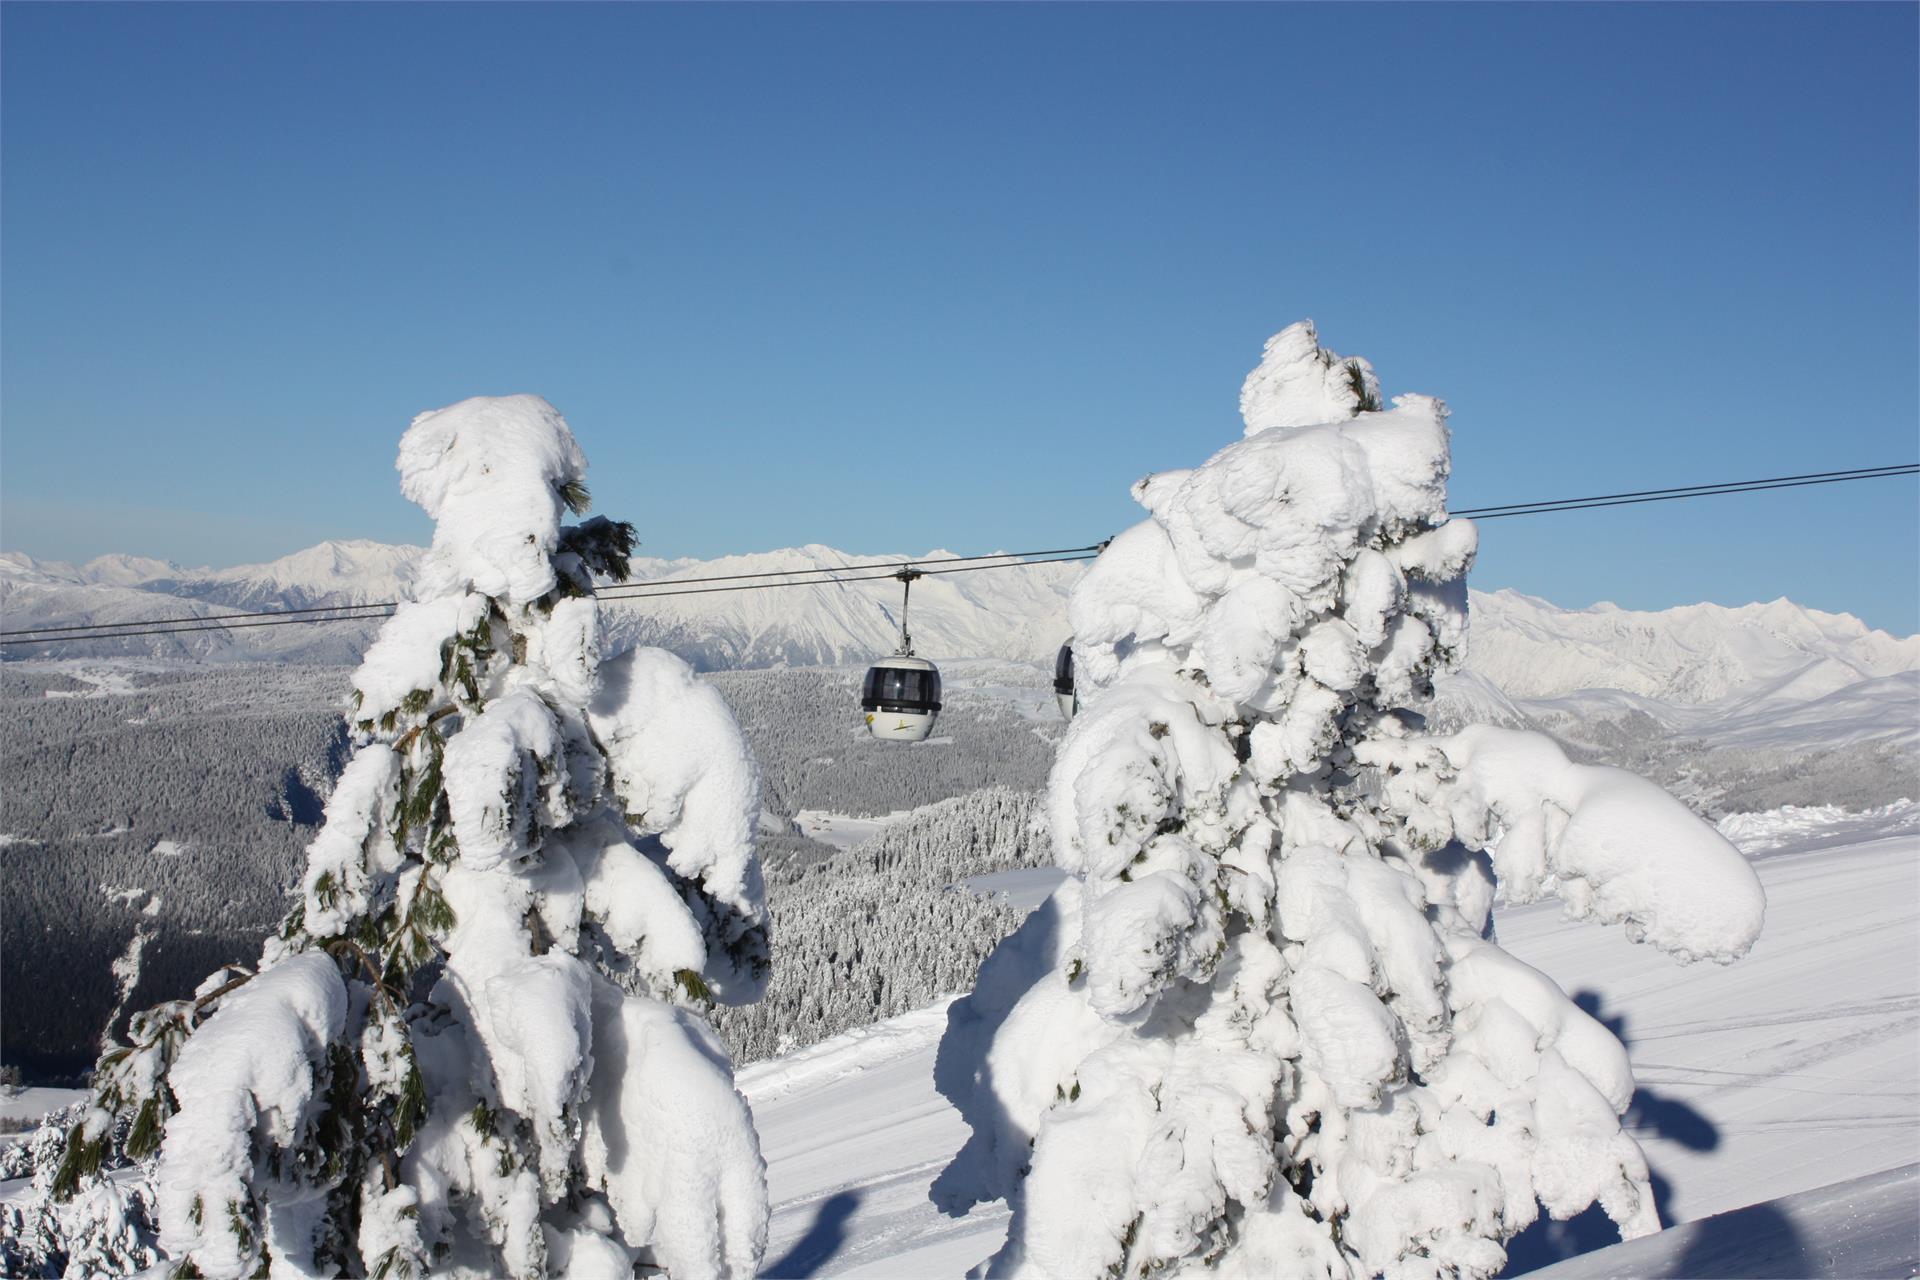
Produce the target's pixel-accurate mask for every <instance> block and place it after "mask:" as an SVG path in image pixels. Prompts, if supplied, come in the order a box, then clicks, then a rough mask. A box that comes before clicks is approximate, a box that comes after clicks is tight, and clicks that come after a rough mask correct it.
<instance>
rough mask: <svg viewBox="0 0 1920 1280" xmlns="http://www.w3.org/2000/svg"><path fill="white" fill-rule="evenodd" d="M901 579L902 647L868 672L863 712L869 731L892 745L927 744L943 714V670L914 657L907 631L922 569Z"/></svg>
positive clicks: (904, 571) (902, 572) (862, 688)
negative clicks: (941, 704) (935, 721)
mask: <svg viewBox="0 0 1920 1280" xmlns="http://www.w3.org/2000/svg"><path fill="white" fill-rule="evenodd" d="M893 576H894V577H896V578H898V579H900V648H899V650H898V651H897V652H895V653H894V655H893V656H892V657H891V658H882V659H880V661H878V662H876V663H874V664H873V666H871V667H869V668H868V669H867V678H866V680H865V681H863V682H862V683H861V685H860V709H861V710H862V711H864V712H865V713H866V716H867V731H868V732H869V733H871V734H873V736H874V737H876V738H883V739H885V740H887V741H889V742H925V741H926V739H927V735H928V734H930V733H932V732H933V722H934V719H935V717H937V716H938V715H939V714H940V668H938V667H936V666H934V665H933V664H932V663H931V662H928V661H927V660H926V659H925V658H916V657H914V656H913V636H912V635H911V634H910V633H909V632H908V631H907V605H908V603H909V602H910V601H911V599H912V595H913V580H914V579H915V578H918V577H920V576H921V574H920V571H919V570H918V569H912V568H903V569H901V570H900V572H898V573H896V574H894V575H893Z"/></svg>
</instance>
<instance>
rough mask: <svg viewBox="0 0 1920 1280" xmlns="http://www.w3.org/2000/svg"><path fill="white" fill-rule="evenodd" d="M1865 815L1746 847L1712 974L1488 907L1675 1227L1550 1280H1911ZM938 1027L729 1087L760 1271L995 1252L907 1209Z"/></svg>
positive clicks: (1883, 957)
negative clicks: (1737, 940)
mask: <svg viewBox="0 0 1920 1280" xmlns="http://www.w3.org/2000/svg"><path fill="white" fill-rule="evenodd" d="M1803 815H1804V811H1802V814H1800V815H1794V816H1793V817H1794V820H1793V821H1792V823H1791V825H1796V826H1799V825H1802V823H1801V821H1800V819H1801V818H1802V817H1803ZM1887 816H1888V818H1889V821H1888V822H1887V823H1886V825H1885V826H1884V827H1883V828H1882V829H1881V830H1880V831H1879V832H1877V833H1876V832H1874V831H1872V830H1863V829H1862V824H1860V823H1859V822H1857V821H1856V822H1848V821H1845V820H1839V821H1836V822H1835V823H1834V824H1833V825H1834V826H1835V827H1837V828H1839V829H1841V830H1843V831H1844V832H1845V834H1846V837H1847V842H1845V843H1839V844H1836V843H1835V842H1834V840H1833V838H1831V835H1830V834H1828V833H1827V831H1826V829H1825V828H1822V827H1817V826H1816V827H1813V828H1812V829H1807V830H1803V831H1801V832H1799V833H1796V835H1795V836H1794V838H1793V839H1792V840H1791V842H1790V843H1788V844H1786V845H1785V846H1784V847H1771V848H1767V849H1764V850H1762V849H1760V848H1758V845H1759V844H1760V843H1764V842H1759V841H1757V842H1756V847H1755V848H1753V849H1749V850H1748V852H1749V853H1750V854H1752V855H1753V856H1754V857H1755V863H1754V865H1755V869H1756V870H1757V871H1758V872H1759V874H1760V878H1761V880H1762V882H1763V883H1764V885H1765V886H1766V891H1767V900H1768V920H1767V928H1766V932H1765V933H1764V934H1763V935H1762V936H1761V939H1760V941H1759V943H1758V944H1757V945H1756V946H1755V947H1754V949H1753V951H1752V952H1751V954H1749V955H1748V956H1747V957H1746V958H1745V959H1743V960H1741V961H1740V962H1739V963H1737V964H1734V965H1731V966H1727V967H1722V966H1719V965H1694V966H1690V967H1687V968H1684V969H1681V968H1676V967H1675V966H1674V965H1672V964H1671V963H1670V962H1668V961H1667V960H1665V959H1664V958H1663V957H1661V956H1660V955H1658V954H1657V953H1654V952H1652V951H1651V950H1650V949H1648V948H1644V947H1634V946H1632V945H1631V944H1629V943H1628V942H1627V941H1626V939H1625V938H1624V937H1622V936H1620V934H1619V932H1618V931H1617V930H1601V929H1595V928H1592V927H1590V926H1581V925H1576V924H1568V923H1566V922H1564V921H1563V920H1562V919H1561V918H1560V915H1559V908H1558V906H1557V905H1556V904H1553V903H1536V904H1533V905H1531V906H1526V907H1520V908H1517V909H1511V910H1502V911H1500V912H1498V913H1497V914H1496V922H1497V928H1498V931H1499V936H1500V941H1501V944H1502V945H1503V946H1504V947H1505V948H1506V949H1508V950H1509V951H1511V952H1513V953H1514V954H1516V955H1518V956H1519V957H1520V958H1521V959H1523V960H1525V961H1527V962H1528V963H1530V964H1533V965H1536V966H1538V967H1540V968H1542V969H1544V970H1545V971H1546V972H1547V973H1549V974H1551V975H1553V976H1554V977H1555V978H1556V979H1557V980H1558V981H1559V982H1560V983H1561V985H1562V986H1563V987H1565V988H1566V990H1567V991H1569V992H1570V993H1574V994H1575V995H1576V996H1577V997H1578V998H1579V999H1580V1000H1581V1002H1582V1003H1583V1004H1584V1005H1586V1006H1587V1007H1588V1008H1589V1009H1590V1010H1591V1011H1592V1012H1593V1013H1594V1014H1595V1015H1596V1016H1597V1017H1599V1018H1600V1019H1602V1020H1603V1021H1605V1022H1607V1023H1608V1024H1609V1026H1611V1027H1612V1028H1613V1029H1614V1030H1616V1031H1617V1032H1618V1033H1620V1034H1622V1035H1623V1037H1624V1038H1625V1039H1626V1041H1627V1042H1628V1046H1629V1049H1630V1052H1631V1056H1632V1059H1633V1067H1634V1075H1635V1079H1636V1081H1637V1083H1638V1086H1639V1089H1638V1093H1637V1094H1636V1095H1635V1098H1634V1103H1633V1107H1632V1109H1631V1110H1630V1111H1629V1113H1628V1117H1627V1121H1628V1128H1629V1129H1630V1131H1631V1132H1632V1133H1633V1135H1634V1136H1635V1137H1636V1138H1637V1139H1638V1140H1639V1141H1640V1143H1641V1144H1642V1145H1643V1146H1644V1148H1645V1150H1646V1153H1647V1158H1648V1162H1649V1164H1650V1165H1651V1166H1652V1169H1653V1171H1654V1174H1655V1190H1656V1195H1657V1197H1658V1199H1659V1200H1660V1207H1661V1211H1662V1217H1663V1220H1664V1221H1667V1222H1670V1223H1675V1222H1677V1223H1684V1224H1687V1225H1685V1226H1682V1227H1680V1228H1678V1229H1673V1230H1668V1231H1664V1232H1661V1233H1659V1234H1658V1235H1655V1236H1651V1237H1646V1238H1644V1239H1642V1240H1638V1241H1634V1242H1632V1243H1631V1244H1628V1245H1622V1246H1615V1247H1616V1248H1617V1249H1618V1250H1621V1251H1622V1252H1619V1253H1616V1254H1607V1253H1592V1254H1587V1255H1586V1256H1584V1257H1581V1258H1579V1259H1577V1260H1576V1261H1574V1262H1570V1263H1565V1264H1562V1266H1561V1267H1560V1268H1559V1269H1556V1270H1554V1271H1553V1272H1552V1273H1551V1274H1553V1275H1556V1276H1559V1275H1570V1276H1589V1277H1591V1276H1615V1275H1673V1276H1679V1275H1688V1276H1768V1275H1771V1276H1813V1275H1836V1276H1909V1275H1912V1274H1914V1267H1915V1265H1916V1263H1920V1195H1917V1194H1916V1190H1917V1184H1916V1174H1915V1171H1914V1170H1913V1169H1911V1168H1905V1167H1906V1166H1910V1165H1912V1163H1913V1161H1914V1160H1915V1159H1916V1157H1917V1156H1920V966H1916V964H1915V957H1916V956H1920V835H1916V834H1915V833H1914V832H1913V831H1912V828H1911V827H1910V826H1909V825H1907V824H1905V823H1903V822H1900V821H1899V817H1900V815H1897V814H1893V815H1887ZM1786 825H1789V823H1788V822H1785V821H1783V822H1782V823H1780V824H1777V826H1776V829H1775V830H1770V831H1769V832H1768V836H1769V838H1773V837H1775V836H1776V834H1777V827H1778V826H1786ZM1889 830H1890V831H1891V832H1892V833H1893V834H1887V832H1888V831H1889ZM945 1027H946V1015H945V1010H944V1007H935V1008H931V1009H924V1010H920V1011H918V1012H915V1013H910V1014H907V1015H905V1016H903V1017H899V1018H895V1019H892V1020H890V1021H888V1022H884V1023H881V1024H878V1025H876V1026H873V1027H868V1028H863V1029H861V1030H859V1031H854V1032H850V1033H848V1034H847V1035H844V1036H840V1037H837V1038H835V1039H833V1040H830V1041H827V1042H826V1043H824V1044H820V1045H816V1046H814V1047H813V1048H810V1049H807V1050H803V1051H802V1052H800V1053H797V1054H793V1055H790V1056H788V1057H786V1058H782V1059H778V1060H775V1061H772V1062H766V1063H761V1064H758V1065H756V1066H753V1067H750V1068H748V1069H746V1070H745V1071H743V1072H741V1073H740V1078H739V1083H740V1087H741V1088H742V1090H743V1091H744V1092H745V1093H746V1094H747V1096H748V1098H749V1099H750V1101H751V1102H752V1104H753V1111H754V1117H755V1121H756V1123H757V1125H758V1128H759V1131H760V1141H761V1149H762V1151H763V1153H764V1154H765V1156H766V1159H767V1163H768V1179H769V1195H770V1199H771V1200H772V1203H773V1224H772V1232H771V1239H770V1243H769V1247H768V1250H767V1255H766V1263H765V1267H764V1274H765V1275H768V1276H781V1277H787V1276H843V1275H844V1276H916V1277H919V1276H925V1277H941V1276H960V1275H962V1274H964V1273H965V1272H966V1271H967V1269H968V1268H970V1267H972V1266H974V1265H975V1264H977V1263H979V1262H980V1261H982V1260H983V1259H985V1258H987V1257H988V1256H990V1255H991V1254H992V1253H993V1252H994V1251H995V1250H996V1249H998V1248H999V1247H1000V1244H1001V1241H1002V1239H1003V1238H1004V1235H1005V1232H1006V1224H1007V1214H1006V1211H1005V1209H1004V1208H1002V1207H1001V1206H999V1205H997V1204H995V1205H991V1206H983V1207H981V1208H977V1209H975V1210H974V1211H973V1213H972V1214H971V1215H969V1216H968V1217H966V1218H961V1219H954V1218H948V1217H945V1216H943V1215H941V1214H940V1213H939V1212H938V1211H937V1210H935V1209H934V1207H933V1205H932V1204H931V1203H930V1202H929V1201H928V1199H927V1189H928V1187H929V1185H930V1184H931V1182H932V1181H933V1179H934V1177H935V1176H936V1175H937V1174H938V1173H939V1172H940V1171H941V1169H943V1168H944V1167H945V1166H946V1163H947V1161H948V1159H949V1158H950V1156H951V1155H952V1153H953V1152H954V1150H955V1149H956V1148H958V1147H959V1145H960V1144H961V1142H962V1141H963V1140H964V1139H965V1138H966V1136H967V1130H966V1127H965V1125H963V1124H962V1123H961V1121H960V1118H959V1116H958V1115H957V1114H956V1113H955V1112H954V1111H953V1109H952V1108H951V1107H950V1106H948V1105H947V1103H946V1102H945V1100H944V1099H942V1098H941V1097H940V1096H939V1094H937V1093H936V1092H935V1091H934V1088H933V1063H934V1053H935V1049H936V1046H937V1045H938V1043H939V1038H940V1035H941V1033H942V1032H943V1031H944V1030H945ZM1903 1169H1904V1171H1903V1172H1898V1173H1889V1171H1895V1170H1903ZM1881 1174H1887V1176H1886V1177H1884V1178H1882V1177H1876V1175H1881ZM1840 1184H1846V1185H1840ZM1783 1197H1784V1199H1783ZM1749 1206H1758V1207H1754V1208H1749ZM1730 1211H1739V1212H1730ZM1714 1215H1727V1216H1725V1217H1721V1218H1716V1217H1715V1216H1714ZM1703 1220H1705V1221H1703ZM1545 1225H1546V1226H1547V1227H1548V1228H1549V1229H1542V1227H1536V1228H1535V1229H1534V1231H1533V1232H1532V1233H1531V1234H1530V1235H1529V1236H1526V1237H1523V1238H1522V1239H1521V1240H1520V1241H1517V1242H1516V1243H1515V1245H1514V1248H1513V1250H1512V1253H1513V1264H1512V1267H1513V1270H1515V1271H1518V1270H1523V1269H1531V1268H1537V1267H1540V1266H1543V1265H1547V1264H1550V1263H1552V1262H1554V1261H1555V1260H1556V1259H1560V1258H1564V1257H1567V1256H1568V1254H1570V1253H1572V1252H1573V1251H1575V1250H1582V1251H1584V1250H1593V1249H1598V1248H1602V1247H1604V1246H1605V1245H1607V1244H1608V1243H1609V1242H1611V1241H1612V1240H1614V1239H1617V1236H1615V1235H1614V1234H1613V1232H1612V1229H1611V1227H1610V1226H1609V1225H1608V1224H1606V1222H1605V1221H1604V1219H1601V1218H1600V1217H1599V1215H1598V1214H1593V1215H1590V1216H1589V1217H1588V1218H1585V1219H1580V1220H1576V1221H1575V1222H1573V1223H1566V1224H1558V1223H1556V1224H1545ZM1626 1250H1631V1252H1630V1253H1628V1252H1625V1251H1626Z"/></svg>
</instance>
